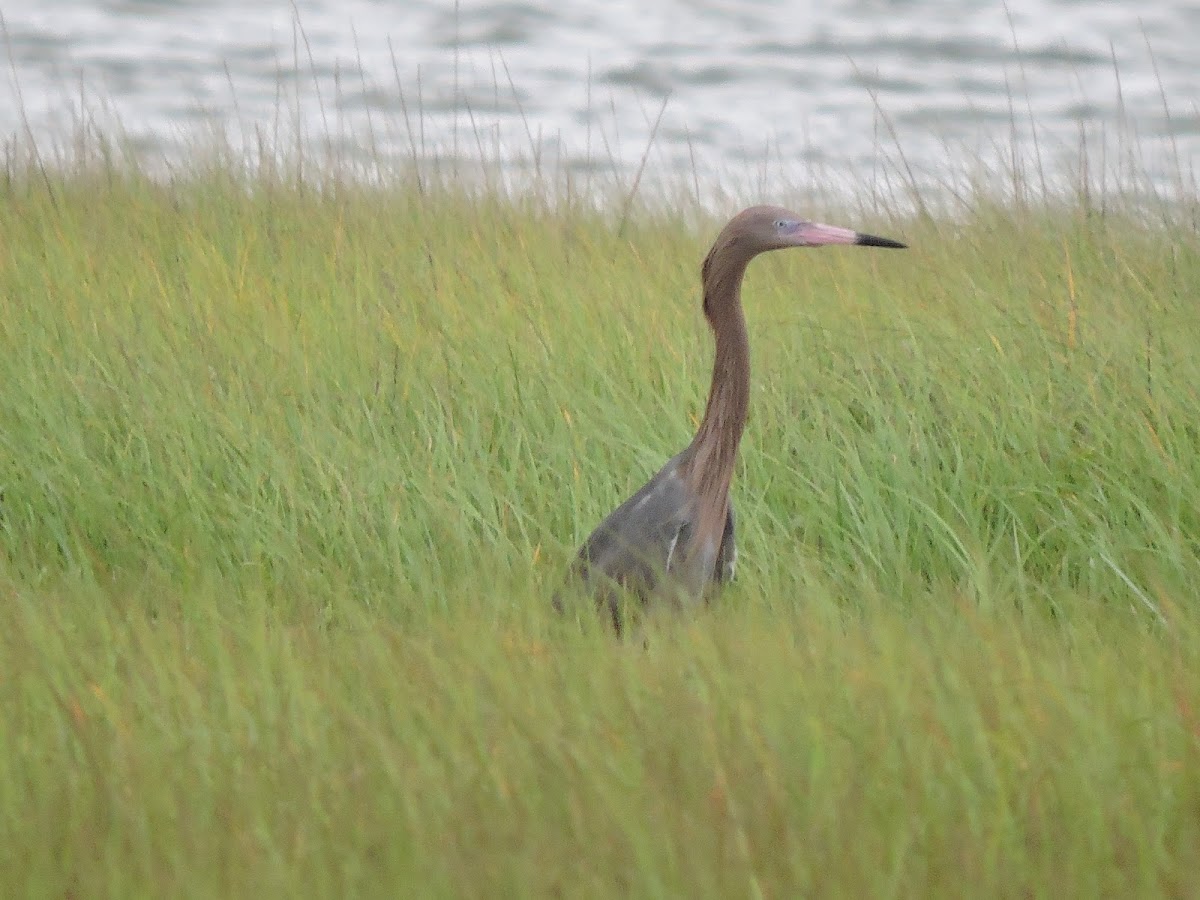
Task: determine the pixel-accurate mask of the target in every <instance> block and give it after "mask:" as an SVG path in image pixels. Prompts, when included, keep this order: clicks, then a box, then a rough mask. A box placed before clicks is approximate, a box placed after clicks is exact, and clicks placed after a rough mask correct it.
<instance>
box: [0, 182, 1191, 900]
mask: <svg viewBox="0 0 1200 900" xmlns="http://www.w3.org/2000/svg"><path fill="white" fill-rule="evenodd" d="M765 199H786V198H765ZM1194 210H1195V204H1194V202H1192V201H1187V202H1185V203H1183V204H1182V205H1181V206H1176V207H1171V208H1167V207H1161V208H1159V207H1155V209H1154V210H1152V211H1153V212H1154V213H1155V214H1154V215H1150V214H1148V212H1147V210H1146V209H1145V208H1141V207H1138V206H1137V205H1136V204H1135V203H1134V202H1133V201H1132V200H1128V199H1126V200H1120V199H1119V198H1118V200H1117V201H1116V202H1112V201H1106V202H1105V203H1104V204H1100V203H1099V202H1096V201H1090V200H1085V199H1080V198H1075V199H1072V198H1065V199H1064V198H1058V199H1055V198H1040V199H1037V200H1029V199H1028V198H1026V199H1024V200H1022V201H1020V202H1017V201H1013V202H998V201H994V200H989V199H988V198H987V197H986V196H983V195H981V196H979V197H977V198H976V199H974V200H973V201H972V203H971V206H970V208H969V209H967V210H966V211H965V212H960V213H958V214H956V215H955V216H950V215H948V214H947V215H944V216H942V217H940V218H932V219H931V218H929V217H925V216H921V217H906V216H902V215H899V214H897V213H886V212H874V213H863V212H861V211H854V210H853V209H851V205H850V204H845V205H843V208H842V209H841V210H839V209H838V208H837V207H836V204H835V205H833V208H824V209H819V210H817V212H819V213H820V215H821V216H822V217H823V218H826V219H827V220H830V221H833V222H836V223H838V224H845V225H850V226H853V227H859V228H863V229H865V230H871V231H875V232H877V233H881V234H885V235H889V236H893V237H897V238H901V239H904V240H907V241H908V242H909V243H910V244H911V248H912V249H910V250H909V251H907V252H905V253H894V252H877V251H869V250H862V249H851V248H843V249H830V250H823V251H813V252H792V253H780V254H774V255H772V256H769V257H765V258H763V259H762V260H759V261H757V262H756V263H755V264H754V265H753V266H752V267H751V270H750V273H749V276H748V280H747V285H746V290H745V297H746V304H747V308H748V319H749V323H750V332H751V340H752V346H753V352H754V372H755V383H754V388H753V392H752V411H751V421H750V425H749V429H748V432H747V436H746V440H745V443H744V444H743V453H742V463H741V466H740V468H739V472H738V476H737V479H736V481H735V486H734V492H735V502H736V504H737V508H738V512H739V516H740V520H739V539H740V545H741V558H740V559H741V562H740V566H739V578H738V581H737V582H736V583H735V584H734V585H733V586H732V587H731V588H730V589H729V590H727V591H726V592H725V593H724V594H723V595H722V596H721V598H720V600H719V602H718V603H717V604H716V605H715V606H714V607H712V608H711V609H709V610H705V611H703V612H700V613H698V614H696V615H694V616H691V617H687V618H664V619H661V620H657V621H655V622H653V623H652V624H651V627H650V631H649V637H648V640H647V642H646V643H645V645H642V644H641V643H628V642H621V641H618V640H616V639H615V638H613V637H612V636H611V635H609V634H607V633H605V632H604V630H603V629H602V628H600V627H599V626H598V625H597V624H596V623H595V622H593V621H591V620H590V619H587V618H584V619H583V620H582V621H578V622H577V621H573V620H571V621H561V620H559V619H557V618H555V617H554V616H553V615H552V614H551V613H550V610H549V602H548V600H549V595H550V593H551V592H552V591H553V589H554V588H555V587H556V586H557V585H558V584H559V582H560V578H561V576H562V573H563V570H564V567H565V565H566V562H567V560H568V559H569V556H570V553H571V552H572V551H573V549H574V547H575V546H576V545H577V543H578V541H580V540H581V539H582V538H583V537H584V536H585V535H586V534H587V532H588V531H589V530H590V528H591V527H592V526H594V525H595V523H596V522H597V521H598V520H599V519H600V517H601V516H602V515H603V514H605V513H606V512H608V511H609V510H610V509H611V508H612V507H613V506H614V505H615V504H616V503H618V502H619V501H620V500H621V499H623V498H624V497H625V496H627V495H628V493H629V492H631V491H632V490H633V489H635V488H636V487H637V486H638V485H640V484H641V483H642V482H643V481H644V480H645V479H646V478H647V477H648V476H649V475H650V474H652V473H653V472H654V471H655V470H656V469H657V468H658V466H659V465H661V463H662V462H663V461H664V460H665V459H666V458H667V457H668V456H670V455H671V454H673V453H674V452H676V451H677V450H678V449H680V448H681V447H682V446H683V445H684V444H685V443H686V442H687V441H688V439H689V438H690V436H691V434H692V431H693V429H694V427H695V424H696V417H697V415H698V414H699V412H700V411H701V410H702V408H703V401H704V396H705V392H706V390H707V380H708V376H709V367H710V353H711V344H710V340H709V337H708V334H707V332H706V329H705V326H704V324H703V320H702V319H701V317H700V313H699V291H698V284H697V279H698V269H699V262H700V259H701V257H702V255H703V253H704V251H705V249H706V248H707V243H708V241H709V240H711V237H712V235H713V234H714V233H715V230H716V228H717V227H718V226H719V222H718V221H716V220H714V219H711V218H708V217H704V216H699V217H698V216H697V215H696V213H695V211H694V210H687V209H684V208H682V207H680V208H674V207H670V206H668V207H665V208H662V209H658V210H656V211H651V210H650V209H647V208H639V207H635V208H634V211H633V212H632V213H630V214H629V215H628V217H627V221H625V223H624V225H623V227H621V228H618V227H616V220H617V219H618V218H619V217H620V215H619V214H618V213H617V212H615V211H614V210H613V209H610V208H609V207H607V206H605V205H603V204H601V206H600V208H599V209H590V208H586V207H584V206H582V205H579V204H570V203H549V202H546V201H545V200H544V199H541V198H539V197H538V195H536V194H529V195H505V194H503V193H499V192H496V191H491V192H489V191H482V192H473V191H467V190H465V189H456V188H454V187H452V186H445V185H443V186H441V187H437V186H433V187H430V186H425V187H424V188H423V189H421V190H418V189H417V188H416V187H415V186H414V184H413V183H411V182H409V181H406V180H405V179H403V178H397V179H395V180H394V181H392V182H389V183H386V184H384V185H382V186H375V187H365V186H355V185H353V184H347V183H342V182H339V181H337V180H336V179H334V180H330V181H327V182H325V183H323V184H316V183H313V182H308V183H305V182H302V181H296V180H291V179H288V178H285V177H283V176H281V175H273V174H271V173H265V174H262V175H259V176H256V177H254V178H251V179H249V180H246V179H244V178H240V177H235V176H234V175H233V174H232V169H231V170H228V171H227V170H225V169H223V168H222V167H221V166H219V165H218V166H215V167H211V168H207V169H205V168H198V169H197V170H196V171H195V172H194V173H190V174H183V175H180V176H177V177H176V178H175V179H173V180H171V181H169V182H163V181H159V182H155V181H152V180H151V179H149V178H147V177H145V176H143V175H141V174H139V172H138V171H137V169H136V168H134V167H132V166H127V165H125V164H121V163H114V164H111V165H109V166H107V167H105V166H99V167H86V166H84V167H80V168H78V169H75V170H63V171H50V172H49V173H47V175H46V176H45V177H43V176H42V174H41V173H39V172H37V171H36V169H35V168H32V167H31V168H29V169H28V170H21V169H19V168H18V170H16V171H15V173H14V170H13V168H12V167H11V166H10V168H9V177H8V180H7V181H6V182H5V183H4V184H3V185H0V304H2V310H3V315H2V316H0V384H2V385H3V391H0V490H2V491H3V495H2V496H3V499H2V501H0V592H2V595H3V603H2V605H0V717H2V719H0V726H2V727H0V808H2V809H3V817H2V819H0V821H2V822H3V831H0V884H4V885H5V886H6V887H5V891H6V892H11V895H12V896H18V895H24V896H39V897H41V896H70V897H83V896H105V895H107V896H120V897H143V896H144V897H162V896H198V897H200V896H203V897H216V896H220V897H227V896H254V895H261V896H281V897H282V896H287V897H294V896H315V897H331V896H355V895H363V896H399V895H401V894H402V893H404V892H405V891H406V890H407V891H415V892H416V893H421V894H434V895H466V896H523V895H530V894H533V895H543V894H562V895H567V896H607V895H633V896H664V897H667V896H714V897H715V896H721V897H739V896H764V897H781V898H782V897H794V896H814V895H838V896H855V897H865V896H892V895H906V896H927V895H933V896H953V895H963V894H964V893H968V894H971V895H977V896H978V895H992V896H1062V895H1064V894H1065V895H1069V896H1102V895H1106V896H1146V895H1160V894H1161V895H1168V896H1194V895H1195V890H1196V888H1195V880H1194V879H1195V872H1196V871H1197V867H1198V865H1200V649H1198V644H1197V641H1198V639H1200V605H1198V599H1200V598H1198V596H1197V594H1198V589H1197V585H1198V584H1200V433H1198V429H1200V395H1198V390H1200V388H1198V385H1200V352H1197V351H1198V350H1200V302H1198V300H1200V298H1198V297H1197V285H1200V236H1198V234H1197V232H1196V230H1195V228H1194V227H1192V226H1189V225H1187V224H1186V223H1187V222H1188V221H1189V216H1192V215H1193V214H1194ZM698 219H699V221H698Z"/></svg>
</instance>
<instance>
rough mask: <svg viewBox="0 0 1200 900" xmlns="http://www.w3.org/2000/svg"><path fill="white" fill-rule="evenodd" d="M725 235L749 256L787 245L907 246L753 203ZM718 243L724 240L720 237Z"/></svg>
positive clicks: (732, 222)
mask: <svg viewBox="0 0 1200 900" xmlns="http://www.w3.org/2000/svg"><path fill="white" fill-rule="evenodd" d="M723 237H725V238H727V240H728V242H729V243H731V244H733V245H735V246H737V247H738V248H739V249H741V250H742V251H743V252H744V253H746V255H747V256H754V255H756V254H759V253H764V252H766V251H768V250H782V249H783V248H785V247H822V246H824V245H826V244H858V245H859V246H865V247H893V248H903V247H904V246H905V245H904V244H901V243H900V242H899V241H893V240H891V239H890V238H882V237H876V236H875V235H873V234H864V233H863V232H861V231H852V230H851V229H849V228H839V227H838V226H836V225H822V224H821V223H820V222H811V221H809V220H808V219H805V218H804V217H803V216H800V215H798V214H797V213H794V212H792V211H791V210H788V209H784V208H783V207H782V206H752V207H750V208H749V209H744V210H742V211H741V212H740V213H738V214H737V215H736V216H734V217H733V219H732V220H730V222H729V224H728V225H726V226H725V232H724V234H723ZM718 243H721V241H720V239H718Z"/></svg>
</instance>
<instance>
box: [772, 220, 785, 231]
mask: <svg viewBox="0 0 1200 900" xmlns="http://www.w3.org/2000/svg"><path fill="white" fill-rule="evenodd" d="M775 227H776V228H780V229H782V228H786V227H787V219H776V220H775Z"/></svg>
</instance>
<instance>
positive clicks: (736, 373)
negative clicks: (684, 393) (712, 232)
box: [688, 247, 750, 502]
mask: <svg viewBox="0 0 1200 900" xmlns="http://www.w3.org/2000/svg"><path fill="white" fill-rule="evenodd" d="M726 249H727V250H728V249H729V248H726ZM747 262H748V260H745V259H742V258H740V257H732V258H730V257H729V255H728V254H725V253H722V252H721V248H720V247H717V248H714V249H713V252H712V253H711V254H709V258H708V259H707V260H705V263H704V315H705V316H706V317H707V319H708V324H709V325H710V326H711V327H712V330H713V335H714V336H715V337H716V343H717V348H716V358H715V360H714V362H713V377H712V387H710V388H709V392H708V405H707V406H706V407H705V410H704V419H703V420H702V421H701V422H700V428H699V429H698V430H697V431H696V437H695V438H694V439H693V440H692V443H691V446H690V447H689V448H688V469H689V471H690V473H691V475H692V481H693V484H694V485H695V487H696V488H697V489H698V490H699V491H701V492H702V493H704V494H707V495H709V496H714V497H720V498H722V502H723V498H724V497H725V495H726V494H727V492H728V491H729V483H730V481H731V480H732V478H733V470H734V465H735V464H736V462H737V451H738V444H739V443H741V440H742V430H743V429H744V428H745V425H746V412H747V409H748V408H749V405H750V344H749V340H748V338H747V335H746V319H745V317H744V316H743V314H742V300H741V293H742V276H743V275H744V274H745V272H746V263H747Z"/></svg>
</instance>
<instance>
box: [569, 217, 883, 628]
mask: <svg viewBox="0 0 1200 900" xmlns="http://www.w3.org/2000/svg"><path fill="white" fill-rule="evenodd" d="M824 244H858V245H859V246H865V247H896V248H903V247H904V246H905V245H904V244H901V243H899V242H898V241H893V240H889V239H888V238H881V237H875V236H874V235H871V234H861V233H859V232H856V231H851V230H850V229H848V228H837V227H834V226H831V225H821V224H819V223H817V222H809V221H808V220H806V219H804V218H802V217H801V216H798V215H796V213H794V212H791V211H789V210H786V209H782V208H781V207H778V206H752V207H750V208H749V209H746V210H743V211H742V212H740V213H738V214H737V215H736V216H734V217H733V219H731V220H730V222H729V224H728V225H726V226H725V227H724V228H723V229H722V230H721V233H720V234H719V235H717V239H716V241H715V242H714V243H713V245H712V249H711V250H709V252H708V256H707V257H706V258H705V260H704V265H703V267H702V268H701V279H702V282H703V287H704V315H705V318H707V319H708V324H709V326H710V327H711V328H712V330H713V335H714V337H715V338H716V345H717V348H716V361H715V363H714V364H713V377H712V387H711V388H710V389H709V393H708V404H707V406H706V407H705V410H704V419H703V421H701V423H700V428H699V429H698V430H697V431H696V436H695V437H694V438H693V439H692V442H691V444H689V445H688V447H687V449H685V450H684V451H683V452H681V453H679V454H678V455H676V456H675V457H673V458H672V459H671V460H670V461H668V462H667V464H666V465H665V466H664V467H663V468H662V470H661V471H659V473H658V474H657V475H655V476H654V477H653V478H651V479H650V481H648V482H647V483H646V484H645V486H643V487H642V489H641V490H639V491H638V492H637V493H636V494H634V495H633V496H632V497H630V498H629V499H628V500H626V501H625V502H624V503H622V504H621V505H620V506H619V507H617V508H616V509H615V510H614V511H613V512H612V514H611V515H609V517H608V518H607V519H605V520H604V521H603V522H601V523H600V525H599V526H597V528H596V530H595V531H593V532H592V534H591V536H590V537H589V538H588V539H587V540H586V541H585V542H584V544H583V546H582V547H581V548H580V549H579V554H578V556H577V557H576V559H575V562H574V564H573V566H572V574H573V576H574V577H575V578H577V579H579V580H580V581H582V582H584V583H585V584H587V585H588V586H589V588H592V589H593V591H594V594H595V596H596V599H597V602H598V603H599V604H600V605H601V606H602V607H605V608H607V611H608V613H609V614H610V615H611V616H612V621H613V625H614V626H615V627H616V628H617V630H618V631H619V630H620V628H621V610H620V603H619V599H620V593H621V590H620V589H624V590H626V591H630V592H632V593H633V594H635V595H636V596H638V597H639V598H640V599H641V600H642V601H643V602H645V601H646V600H648V599H649V597H650V596H651V595H653V594H667V595H669V596H673V597H674V598H675V599H676V600H677V601H678V602H680V603H684V604H687V603H695V602H697V601H698V600H700V599H701V598H702V597H703V596H704V592H705V589H706V588H707V586H708V585H709V584H717V585H719V584H721V583H723V582H725V581H728V580H729V579H730V578H732V577H733V570H734V564H735V562H736V559H737V549H736V547H735V545H734V524H733V507H732V506H731V505H730V502H729V485H730V481H731V480H732V478H733V469H734V464H735V463H736V461H737V451H738V444H739V443H740V442H741V439H742V429H743V427H744V426H745V424H746V409H747V406H748V404H749V401H750V346H749V342H748V340H747V337H746V320H745V317H744V316H743V314H742V298H741V293H742V276H743V275H744V274H745V272H746V266H747V265H748V264H749V262H750V260H752V259H753V258H754V257H755V256H757V255H758V254H760V253H764V252H766V251H767V250H780V249H783V248H784V247H819V246H822V245H824ZM554 605H555V608H556V609H559V610H560V611H561V609H562V599H561V597H560V596H557V595H556V596H555V598H554Z"/></svg>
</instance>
